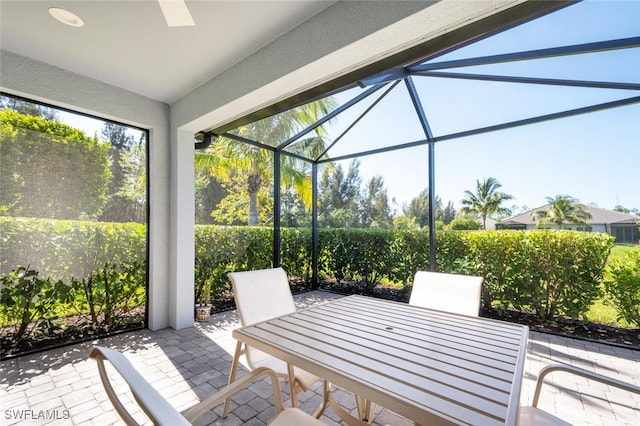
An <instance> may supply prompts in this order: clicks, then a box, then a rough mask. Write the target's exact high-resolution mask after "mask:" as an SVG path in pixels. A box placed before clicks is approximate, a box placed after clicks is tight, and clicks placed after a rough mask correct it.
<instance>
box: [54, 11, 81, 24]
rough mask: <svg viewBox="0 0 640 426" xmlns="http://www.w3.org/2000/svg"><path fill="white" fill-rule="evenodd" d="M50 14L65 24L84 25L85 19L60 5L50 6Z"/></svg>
mask: <svg viewBox="0 0 640 426" xmlns="http://www.w3.org/2000/svg"><path fill="white" fill-rule="evenodd" d="M49 15H51V16H53V17H54V18H56V19H57V20H58V21H60V22H62V23H63V24H66V25H70V26H72V27H84V21H83V20H82V19H80V17H79V16H78V15H76V14H75V13H73V12H69V11H68V10H66V9H60V8H59V7H50V8H49Z"/></svg>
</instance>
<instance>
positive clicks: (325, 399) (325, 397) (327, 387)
mask: <svg viewBox="0 0 640 426" xmlns="http://www.w3.org/2000/svg"><path fill="white" fill-rule="evenodd" d="M322 388H323V390H322V404H320V406H319V407H318V408H316V411H315V412H314V413H313V417H315V418H316V419H319V418H320V417H321V416H322V414H323V413H324V410H326V409H327V405H328V404H329V394H330V393H331V384H330V383H329V382H328V381H326V380H323V381H322Z"/></svg>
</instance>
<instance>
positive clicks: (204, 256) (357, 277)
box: [196, 226, 614, 319]
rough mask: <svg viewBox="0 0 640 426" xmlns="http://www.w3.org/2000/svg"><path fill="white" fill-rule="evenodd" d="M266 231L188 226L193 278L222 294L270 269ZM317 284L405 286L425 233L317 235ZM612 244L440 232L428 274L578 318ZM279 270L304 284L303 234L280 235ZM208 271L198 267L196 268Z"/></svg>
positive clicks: (598, 291)
mask: <svg viewBox="0 0 640 426" xmlns="http://www.w3.org/2000/svg"><path fill="white" fill-rule="evenodd" d="M272 238H273V234H272V231H271V230H270V229H264V228H221V227H215V226H200V227H197V229H196V247H197V254H196V278H197V279H200V278H201V277H209V279H211V280H212V281H211V282H210V285H211V288H212V297H213V298H214V299H215V298H217V297H228V296H229V294H230V288H229V282H228V280H227V278H226V273H227V272H229V271H233V270H244V269H258V268H265V267H270V266H271V264H270V259H271V257H272V246H271V241H272ZM318 239H319V248H320V249H319V253H318V261H319V274H320V278H321V279H322V280H335V281H337V282H343V281H357V282H359V283H361V285H362V286H364V287H365V290H370V289H372V288H373V287H374V286H376V285H377V284H378V283H380V282H381V281H383V282H392V283H396V284H402V285H403V286H404V287H405V288H407V290H408V287H410V284H411V282H412V280H413V276H414V275H415V273H416V271H418V270H428V269H430V265H429V235H428V233H425V232H419V231H389V230H362V229H327V230H320V231H319V234H318ZM613 241H614V239H613V238H612V237H611V236H609V235H606V234H600V233H581V232H574V231H549V230H547V231H542V230H541V231H479V232H459V231H448V232H447V231H443V232H439V233H438V234H437V235H436V247H437V253H436V269H437V270H439V271H442V272H453V273H465V274H475V275H481V276H483V277H484V278H485V281H484V285H483V295H482V303H483V305H484V306H485V307H489V306H492V305H494V306H495V305H498V306H502V307H510V308H515V309H518V310H527V311H532V312H534V313H536V314H537V315H538V316H539V317H540V318H542V319H549V318H552V317H553V316H556V315H568V316H571V317H575V318H577V317H579V316H581V315H583V314H585V313H586V312H587V311H588V310H589V307H590V306H591V305H592V303H593V302H594V301H595V300H596V299H598V298H600V297H602V296H603V294H602V288H601V286H600V283H601V282H602V277H603V272H604V269H605V266H606V260H607V257H608V255H609V251H610V249H611V247H612V246H613ZM281 244H282V253H281V258H282V262H281V264H282V266H283V267H284V268H285V270H286V271H287V272H288V273H289V274H290V275H291V276H294V277H297V278H299V279H300V280H302V281H303V282H306V283H310V277H311V232H310V231H308V230H306V231H305V230H299V229H283V230H282V243H281ZM205 265H206V268H207V269H208V272H207V271H205V270H200V269H199V266H203V267H205Z"/></svg>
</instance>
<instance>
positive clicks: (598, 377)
mask: <svg viewBox="0 0 640 426" xmlns="http://www.w3.org/2000/svg"><path fill="white" fill-rule="evenodd" d="M554 371H563V372H566V373H571V374H575V375H578V376H581V377H585V378H587V379H589V380H595V381H597V382H600V383H604V384H606V385H609V386H614V387H617V388H619V389H622V390H626V391H629V392H633V393H637V394H640V386H636V385H633V384H631V383H627V382H623V381H621V380H617V379H614V378H611V377H607V376H603V375H602V374H597V373H594V372H591V371H587V370H583V369H582V368H578V367H573V366H571V365H566V364H550V365H547V366H545V367H543V368H542V369H541V370H540V373H538V381H537V382H536V389H535V391H534V393H533V401H532V402H531V405H532V406H533V407H537V406H538V401H539V400H540V391H541V389H542V385H543V382H544V378H545V377H546V376H547V375H548V374H550V373H553V372H554Z"/></svg>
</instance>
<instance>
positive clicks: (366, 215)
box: [361, 175, 393, 228]
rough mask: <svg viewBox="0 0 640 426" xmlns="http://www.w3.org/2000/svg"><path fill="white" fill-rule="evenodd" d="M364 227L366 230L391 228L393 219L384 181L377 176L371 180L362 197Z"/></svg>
mask: <svg viewBox="0 0 640 426" xmlns="http://www.w3.org/2000/svg"><path fill="white" fill-rule="evenodd" d="M361 214H362V219H361V220H362V226H363V227H365V228H391V227H392V226H393V218H392V214H391V207H390V206H389V197H388V195H387V189H386V188H385V187H384V179H383V178H382V176H380V175H376V176H374V177H372V178H371V179H369V181H368V182H367V183H366V185H365V189H364V194H363V195H362V205H361Z"/></svg>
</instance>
